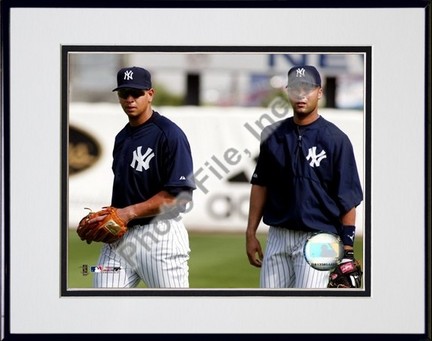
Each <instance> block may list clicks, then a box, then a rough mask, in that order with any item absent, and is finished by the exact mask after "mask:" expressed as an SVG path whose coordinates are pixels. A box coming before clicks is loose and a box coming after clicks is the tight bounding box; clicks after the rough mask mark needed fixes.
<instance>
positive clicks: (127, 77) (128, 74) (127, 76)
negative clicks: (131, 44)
mask: <svg viewBox="0 0 432 341" xmlns="http://www.w3.org/2000/svg"><path fill="white" fill-rule="evenodd" d="M123 79H125V80H128V81H130V80H133V71H132V70H126V71H125V73H124V78H123Z"/></svg>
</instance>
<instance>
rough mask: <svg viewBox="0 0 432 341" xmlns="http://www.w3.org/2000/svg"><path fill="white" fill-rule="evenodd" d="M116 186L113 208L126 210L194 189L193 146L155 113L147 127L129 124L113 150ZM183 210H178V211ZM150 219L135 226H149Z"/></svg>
mask: <svg viewBox="0 0 432 341" xmlns="http://www.w3.org/2000/svg"><path fill="white" fill-rule="evenodd" d="M112 170H113V172H114V184H113V193H112V202H111V205H112V206H114V207H119V208H123V207H126V206H129V205H132V204H136V203H139V202H142V201H145V200H147V199H149V198H151V197H152V196H154V195H155V194H156V193H158V192H160V191H162V190H165V191H168V192H169V193H171V194H173V195H178V194H180V193H189V194H190V195H191V191H192V190H193V189H195V184H194V182H193V177H192V174H193V164H192V155H191V150H190V145H189V142H188V139H187V137H186V135H185V134H184V132H183V131H182V130H181V129H180V128H179V127H178V126H177V125H176V124H175V123H174V122H172V121H171V120H169V119H168V118H166V117H164V116H162V115H160V114H159V113H158V112H156V111H153V114H152V116H151V117H150V119H149V120H147V121H146V122H145V123H144V124H142V125H140V126H137V127H133V126H131V125H129V124H127V125H126V126H125V127H124V128H123V129H122V130H121V131H120V132H119V133H118V134H117V136H116V138H115V143H114V149H113V164H112ZM182 210H184V207H178V211H180V212H181V211H182ZM148 221H149V219H141V220H140V221H138V220H136V221H134V223H147V222H148Z"/></svg>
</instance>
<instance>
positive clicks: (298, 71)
mask: <svg viewBox="0 0 432 341" xmlns="http://www.w3.org/2000/svg"><path fill="white" fill-rule="evenodd" d="M301 83H306V84H311V85H315V86H321V76H320V74H319V72H318V70H317V69H316V68H315V67H314V66H311V65H297V66H294V67H292V68H291V69H290V70H289V71H288V85H287V87H291V86H296V85H298V84H301Z"/></svg>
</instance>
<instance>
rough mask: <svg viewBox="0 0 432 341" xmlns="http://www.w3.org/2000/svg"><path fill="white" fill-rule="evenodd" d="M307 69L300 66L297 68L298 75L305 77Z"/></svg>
mask: <svg viewBox="0 0 432 341" xmlns="http://www.w3.org/2000/svg"><path fill="white" fill-rule="evenodd" d="M305 71H306V70H305V69H304V68H301V69H300V68H298V69H297V70H296V77H304V76H305Z"/></svg>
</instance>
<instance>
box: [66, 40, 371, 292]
mask: <svg viewBox="0 0 432 341" xmlns="http://www.w3.org/2000/svg"><path fill="white" fill-rule="evenodd" d="M62 48H63V63H62V65H63V73H62V74H63V75H64V76H63V77H62V86H63V91H62V93H63V100H62V103H63V106H62V107H63V109H62V137H63V141H62V148H63V152H62V155H63V156H64V157H63V172H62V179H63V181H62V183H63V188H62V202H63V203H64V204H63V207H65V208H66V209H64V210H62V213H63V217H62V221H63V223H62V226H64V227H65V228H63V229H62V230H61V231H62V246H63V247H62V260H63V262H62V288H63V294H64V295H66V296H68V295H74V296H77V295H85V296H89V295H90V296H92V295H103V296H106V295H126V296H131V295H138V296H141V295H145V296H147V295H152V296H153V295H156V296H166V295H169V296H172V295H174V296H175V295H179V296H183V295H186V296H191V295H193V296H202V295H204V296H238V295H240V296H244V295H246V296H250V295H258V296H262V295H271V296H284V295H294V296H296V295H302V296H303V295H313V296H321V295H324V296H331V295H335V296H340V295H342V296H351V295H353V296H357V295H360V296H365V295H366V296H367V295H370V261H369V259H370V238H369V236H370V200H368V199H365V200H364V202H362V203H361V204H360V205H359V206H358V207H357V208H356V211H357V217H356V218H357V219H356V222H357V224H356V225H357V227H356V235H357V237H356V245H355V249H356V259H357V260H358V261H359V262H360V264H361V267H362V272H363V277H362V282H363V284H362V285H361V288H359V289H356V290H348V291H346V290H330V289H327V288H326V289H324V290H322V289H321V290H318V289H316V288H315V289H314V290H304V289H303V290H295V288H291V289H287V290H262V289H259V278H258V275H259V271H256V270H255V268H253V267H251V266H250V265H249V263H248V261H247V257H246V254H245V251H244V250H243V249H244V242H245V240H244V239H245V238H244V231H245V227H246V226H247V217H248V204H249V191H250V186H251V185H250V178H251V173H252V171H253V168H254V167H255V166H256V161H254V160H256V158H257V155H258V153H259V144H260V135H261V133H262V131H263V128H264V127H265V126H266V125H269V124H271V123H275V122H277V121H279V122H282V121H283V120H284V119H286V118H288V117H289V116H292V109H290V104H289V101H288V97H287V92H286V90H285V87H286V83H287V79H286V78H287V75H286V74H287V70H288V69H289V68H290V67H293V65H300V64H302V65H303V64H313V65H317V66H316V67H317V68H318V69H319V70H320V72H321V74H322V79H323V80H322V83H323V88H325V91H324V94H325V98H323V99H322V102H323V104H322V107H321V108H320V114H321V116H323V117H325V118H327V119H329V120H331V121H333V122H334V123H335V124H336V125H338V126H339V127H340V128H341V129H342V130H343V131H344V132H345V133H346V134H347V135H348V136H349V137H350V140H351V143H352V144H353V148H354V150H355V155H356V157H357V160H358V161H357V163H358V166H357V168H358V172H359V176H360V178H361V184H362V188H364V191H363V192H364V197H365V198H367V197H369V193H370V182H369V180H368V179H370V178H371V177H370V103H371V96H370V86H369V85H370V77H371V49H370V48H369V47H344V48H341V47H334V48H328V47H309V48H292V47H269V46H265V47H264V46H258V47H247V48H245V47H243V48H241V47H231V46H230V47H225V46H218V47H210V46H201V47H197V46H193V47H190V46H189V47H187V46H180V47H179V46H169V47H161V46H145V47H134V46H126V47H119V46H112V47H109V46H102V47H83V46H63V47H62ZM124 65H144V66H145V67H146V68H147V69H148V70H151V73H152V80H153V84H154V85H153V86H154V88H155V89H156V90H155V91H156V94H155V96H154V99H153V102H152V104H153V108H154V110H156V111H157V112H159V113H161V114H163V115H165V116H168V117H169V118H171V119H172V120H173V121H175V122H176V123H177V124H178V125H179V126H180V127H181V128H182V129H183V131H184V132H185V133H186V135H187V136H188V139H189V142H190V145H191V149H192V154H193V156H194V160H193V161H194V165H195V170H194V179H195V182H196V185H197V188H196V190H195V191H194V194H193V202H192V204H193V208H191V209H190V210H188V212H187V213H185V214H184V215H183V217H182V220H183V221H184V223H185V225H186V226H187V229H188V231H189V238H190V243H191V257H190V260H189V264H190V266H189V282H190V285H189V287H188V288H187V289H185V290H179V289H174V290H167V289H165V290H151V289H150V288H146V283H145V282H144V281H143V282H144V283H141V285H140V286H137V287H133V288H126V290H118V289H119V288H118V287H117V288H115V289H114V290H108V289H107V288H103V289H102V290H101V289H99V290H98V289H95V288H92V278H93V275H94V273H99V272H104V271H105V272H113V273H115V272H116V271H121V270H120V269H118V268H119V267H120V266H118V267H117V268H116V269H114V268H113V267H112V266H111V267H110V266H108V267H107V266H105V267H103V266H102V265H101V264H98V263H96V262H97V261H98V253H99V251H100V248H101V247H100V243H93V245H91V247H90V246H89V245H87V244H86V243H83V242H82V241H81V240H80V239H79V237H78V235H77V234H76V227H77V226H78V224H79V221H80V220H81V219H82V217H83V215H86V214H87V213H86V212H85V210H84V208H83V207H86V206H89V203H91V204H93V206H96V207H99V208H101V207H103V206H106V205H107V202H110V200H111V191H112V189H111V186H110V184H111V183H112V181H113V179H112V174H111V172H112V171H111V164H112V150H111V148H110V147H111V146H113V144H114V137H115V135H116V134H117V132H118V131H119V130H121V129H122V128H123V126H124V125H125V115H122V114H119V103H118V98H117V96H116V93H113V92H112V91H111V89H113V88H115V86H116V84H115V83H116V74H117V70H116V68H117V69H118V68H120V67H123V66H124ZM109 74H111V79H109V77H107V75H109ZM105 77H106V78H107V83H106V84H103V83H101V84H99V85H97V83H98V81H97V82H96V83H95V84H94V85H89V84H92V83H94V79H96V80H100V79H101V78H105ZM191 79H193V81H191ZM164 80H165V81H164ZM336 83H337V84H338V85H337V86H336ZM159 84H160V87H161V88H160V90H162V91H165V93H164V92H162V93H160V92H159V91H158V86H159ZM194 84H197V89H194ZM198 84H199V86H198ZM324 84H325V85H324ZM168 87H171V88H172V89H173V90H165V89H166V88H168ZM176 88H177V89H178V90H177V89H176ZM234 89H235V91H234ZM169 91H171V93H173V94H171V95H169ZM176 95H177V96H179V97H180V98H184V99H182V101H181V102H180V105H176V104H175V103H174V104H170V103H173V101H174V100H175V98H172V99H165V100H164V99H163V98H162V100H160V101H157V100H158V96H165V98H167V97H169V96H171V97H175V96H176ZM91 97H95V98H96V99H95V100H92V99H91ZM170 101H171V102H170ZM208 124H211V126H212V127H213V129H212V130H211V131H208V130H207V129H205V127H206V125H208ZM221 136H223V138H222V139H221V138H220V137H221ZM203 140H206V142H205V143H203V142H202V141H203ZM234 151H243V152H242V154H243V156H242V157H240V155H241V154H239V156H238V157H237V158H236V160H235V161H236V162H231V160H230V159H228V158H227V157H226V155H228V154H229V153H232V152H234ZM244 151H245V152H244ZM129 163H130V162H129ZM222 174H223V175H224V176H222ZM267 229H268V228H267V227H266V226H265V224H262V226H260V229H259V231H263V234H262V235H261V236H260V237H261V239H262V241H263V242H265V240H266V237H267V236H266V234H267ZM215 232H216V235H215ZM154 237H155V238H156V237H158V234H155V235H154ZM155 238H151V239H149V240H146V241H145V242H144V241H143V243H142V244H145V245H141V246H142V247H144V248H145V249H147V248H150V246H151V245H150V244H152V242H153V240H154V239H155ZM201 238H203V239H206V240H204V241H203V242H198V241H197V240H199V239H201ZM225 238H226V239H225ZM230 239H235V240H236V241H235V242H234V243H233V244H231V243H230V242H229V240H230ZM218 240H220V241H218ZM207 243H210V245H212V244H213V245H214V247H213V248H211V249H212V251H211V252H210V251H209V250H208V249H207V248H205V250H202V251H201V248H202V247H201V244H204V245H207ZM94 244H96V245H94ZM89 249H91V252H90V251H89ZM119 249H120V250H121V246H120V247H119ZM125 253H127V254H129V253H131V251H127V252H126V251H125ZM225 257H226V259H225ZM332 257H333V256H331V257H330V259H331V258H332ZM125 258H127V256H125ZM203 259H207V260H208V261H209V262H210V263H211V264H213V269H209V270H210V273H206V271H205V269H203V268H202V267H200V266H199V265H198V264H199V263H200V262H202V260H203ZM92 262H93V263H92ZM236 262H238V264H236ZM229 267H232V268H233V269H236V270H235V271H236V273H235V274H234V273H233V272H230V271H227V270H226V269H227V268H229ZM215 269H220V271H218V276H215V275H212V274H211V272H213V271H214V270H215ZM224 272H225V273H224ZM206 278H207V280H206ZM89 289H92V290H89ZM195 289H197V290H195ZM205 289H208V290H205ZM254 289H255V290H254Z"/></svg>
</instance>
